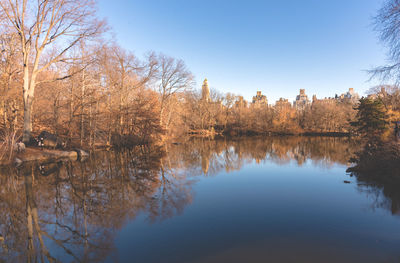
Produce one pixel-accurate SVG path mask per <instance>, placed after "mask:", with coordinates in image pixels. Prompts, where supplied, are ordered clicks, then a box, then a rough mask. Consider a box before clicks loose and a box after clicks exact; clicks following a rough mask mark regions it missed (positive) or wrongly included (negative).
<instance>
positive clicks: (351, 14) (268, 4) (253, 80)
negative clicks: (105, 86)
mask: <svg viewBox="0 0 400 263" xmlns="http://www.w3.org/2000/svg"><path fill="white" fill-rule="evenodd" d="M382 2H383V1H382V0H334V1H325V0H285V1H282V0H264V1H258V0H247V1H227V0H213V1H211V0H203V1H199V0H196V1H195V0H186V1H185V0H142V1H138V0H129V1H128V0H126V1H124V0H113V1H111V0H100V1H99V11H100V16H102V17H106V18H107V20H108V23H109V25H110V26H111V27H112V29H113V32H115V38H116V40H117V42H118V43H119V44H120V45H121V46H122V47H124V48H125V49H128V50H131V51H133V52H134V53H135V54H136V55H138V56H141V55H143V54H145V53H146V52H147V51H150V50H153V51H157V52H163V53H165V54H167V55H170V56H173V57H176V58H180V59H183V60H184V61H185V62H186V64H187V66H188V67H189V69H190V70H191V71H192V72H193V74H194V75H195V77H196V82H197V85H196V87H197V88H200V86H201V83H202V81H203V79H204V78H208V82H209V84H210V86H211V88H214V89H217V90H218V91H220V92H223V93H226V92H233V93H235V94H238V95H243V96H244V97H245V98H246V99H250V98H251V96H253V95H254V94H255V93H256V91H257V90H261V91H262V92H263V93H264V94H266V95H267V97H268V100H269V102H270V103H273V102H275V100H277V99H278V98H279V97H284V98H289V99H293V98H294V97H295V96H296V94H298V90H299V89H302V88H304V89H306V93H307V94H308V95H309V96H310V97H311V96H312V95H313V94H317V96H318V97H319V98H320V97H327V96H334V95H335V93H338V94H340V93H343V92H345V91H346V90H348V88H354V89H355V90H356V91H357V92H358V93H360V95H363V94H365V91H366V90H368V89H369V88H370V87H372V86H374V85H376V84H378V82H377V81H372V82H368V79H369V76H368V74H367V73H366V72H365V70H368V69H371V68H372V67H374V66H379V65H383V64H384V63H385V55H386V49H385V48H384V47H383V46H382V44H381V43H379V40H378V36H377V33H376V32H374V31H373V26H372V25H371V24H372V17H373V16H374V15H375V14H376V12H377V10H378V9H379V8H380V6H381V4H382Z"/></svg>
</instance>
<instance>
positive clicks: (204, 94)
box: [201, 79, 211, 102]
mask: <svg viewBox="0 0 400 263" xmlns="http://www.w3.org/2000/svg"><path fill="white" fill-rule="evenodd" d="M201 99H202V100H204V101H208V102H209V101H211V99H210V88H209V87H208V81H207V79H204V81H203V86H202V87H201Z"/></svg>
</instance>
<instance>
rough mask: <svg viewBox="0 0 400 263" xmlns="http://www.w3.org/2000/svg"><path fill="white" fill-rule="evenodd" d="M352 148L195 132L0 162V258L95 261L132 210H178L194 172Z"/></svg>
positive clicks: (108, 251) (334, 157)
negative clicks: (75, 158) (79, 157)
mask: <svg viewBox="0 0 400 263" xmlns="http://www.w3.org/2000/svg"><path fill="white" fill-rule="evenodd" d="M356 148H357V147H356V144H353V143H352V142H351V141H349V140H348V139H346V138H299V137H279V138H251V139H237V140H226V139H220V140H209V139H205V138H198V139H191V140H189V141H187V142H185V143H183V144H181V145H174V144H171V145H166V146H164V147H162V148H137V149H134V150H131V151H120V152H112V151H104V152H96V153H95V154H92V155H91V157H90V158H89V159H88V160H86V161H85V162H83V163H80V162H61V163H47V164H32V165H26V166H25V167H22V168H20V169H16V168H0V184H1V185H2V187H1V188H0V209H1V211H2V213H0V261H1V260H2V259H3V260H6V261H11V262H24V261H27V262H47V261H48V262H53V261H76V262H98V261H102V260H104V259H106V258H107V257H109V256H110V255H112V254H113V253H115V248H114V238H115V233H116V232H117V230H119V229H121V228H122V227H123V226H124V225H125V224H126V223H127V222H129V221H132V220H134V219H135V218H136V217H137V216H138V215H139V214H142V215H145V216H146V218H147V220H148V222H149V223H154V222H159V221H162V220H165V219H167V218H170V217H173V216H176V215H179V214H181V213H182V212H183V210H184V209H185V207H186V206H187V205H189V204H190V203H191V202H192V200H193V184H194V183H195V182H196V180H198V178H199V176H213V175H216V174H217V173H219V172H221V171H225V172H228V173H229V172H232V171H237V170H240V169H241V167H243V165H244V164H246V163H250V162H253V161H255V162H257V163H261V162H265V161H266V160H268V161H269V162H274V163H276V164H278V165H280V164H285V163H288V162H292V161H294V162H295V163H296V164H297V165H303V164H304V163H305V162H307V161H312V162H314V163H316V164H319V165H323V166H331V165H332V164H334V163H340V164H347V160H349V158H350V156H351V155H352V154H353V151H354V150H356ZM396 200H398V199H396ZM396 206H397V207H398V202H397V204H396Z"/></svg>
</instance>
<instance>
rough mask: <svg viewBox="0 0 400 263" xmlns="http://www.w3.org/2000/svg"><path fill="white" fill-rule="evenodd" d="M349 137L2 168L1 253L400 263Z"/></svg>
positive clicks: (380, 188) (386, 211) (397, 209)
mask: <svg viewBox="0 0 400 263" xmlns="http://www.w3.org/2000/svg"><path fill="white" fill-rule="evenodd" d="M358 150H360V143H358V142H355V141H352V140H349V139H348V138H319V137H314V138H311V137H310V138H309V137H267V138H242V139H237V140H227V139H226V140H224V139H218V140H209V139H190V140H188V141H186V142H183V143H180V144H168V145H166V146H164V147H162V148H137V149H134V150H132V151H124V152H114V151H108V152H106V151H104V152H103V151H99V152H96V153H94V154H92V155H91V157H90V158H89V159H88V160H86V161H84V162H59V163H47V164H46V163H44V164H32V165H26V166H25V167H22V168H19V169H17V168H0V185H1V188H0V209H1V213H0V262H3V261H4V262H36V261H39V262H40V261H44V262H49V261H52V260H53V261H61V262H400V186H399V185H396V184H390V185H386V184H380V183H376V182H370V181H368V180H363V179H360V178H357V177H356V176H351V175H349V174H347V173H346V169H347V168H348V166H349V165H350V164H349V160H350V158H351V157H352V156H353V154H354V152H355V151H358Z"/></svg>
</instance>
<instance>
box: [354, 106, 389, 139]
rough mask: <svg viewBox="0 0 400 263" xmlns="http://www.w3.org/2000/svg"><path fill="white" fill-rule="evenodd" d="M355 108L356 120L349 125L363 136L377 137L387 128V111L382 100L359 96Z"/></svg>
mask: <svg viewBox="0 0 400 263" xmlns="http://www.w3.org/2000/svg"><path fill="white" fill-rule="evenodd" d="M355 109H356V110H357V115H356V121H355V122H352V123H351V125H352V126H355V127H356V128H357V131H358V132H359V133H360V134H361V135H362V136H364V137H368V138H371V137H379V136H381V135H383V134H384V133H385V131H387V130H388V129H389V121H388V115H387V111H386V109H385V106H384V104H383V103H382V100H380V99H370V98H361V99H360V104H359V105H358V106H357V107H356V108H355Z"/></svg>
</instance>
